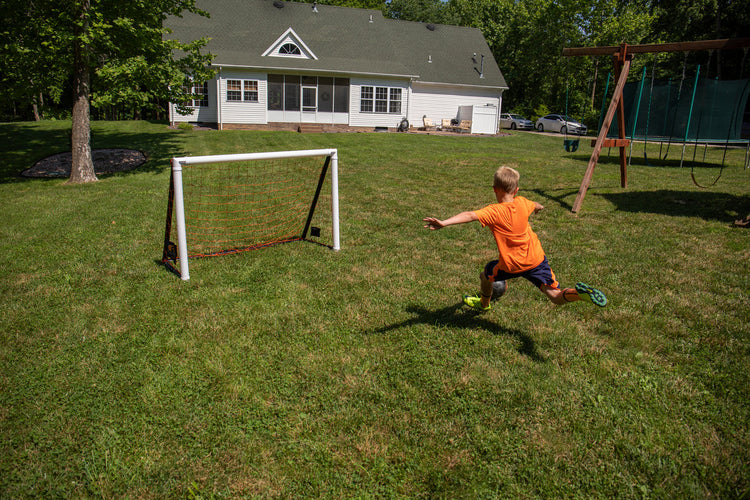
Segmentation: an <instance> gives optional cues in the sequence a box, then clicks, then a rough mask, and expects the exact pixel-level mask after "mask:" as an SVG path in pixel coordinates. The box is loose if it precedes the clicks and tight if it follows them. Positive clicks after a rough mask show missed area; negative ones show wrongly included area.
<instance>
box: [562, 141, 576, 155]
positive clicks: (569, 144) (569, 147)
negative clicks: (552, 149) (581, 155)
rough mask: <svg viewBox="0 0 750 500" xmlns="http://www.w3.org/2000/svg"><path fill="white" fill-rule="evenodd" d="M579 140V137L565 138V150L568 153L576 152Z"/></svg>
mask: <svg viewBox="0 0 750 500" xmlns="http://www.w3.org/2000/svg"><path fill="white" fill-rule="evenodd" d="M578 142H579V139H565V140H564V141H563V143H564V144H565V151H567V152H568V153H575V152H576V151H578Z"/></svg>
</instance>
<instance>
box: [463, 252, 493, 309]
mask: <svg viewBox="0 0 750 500" xmlns="http://www.w3.org/2000/svg"><path fill="white" fill-rule="evenodd" d="M496 265H497V261H496V260H493V261H491V262H488V263H487V265H486V266H484V270H483V271H482V272H481V273H479V295H478V296H477V295H464V304H466V305H467V306H469V307H471V308H472V309H477V310H479V311H489V309H490V300H491V299H492V283H493V282H494V281H495V274H494V273H495V272H497V271H496V269H495V266H496Z"/></svg>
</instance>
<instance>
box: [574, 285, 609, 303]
mask: <svg viewBox="0 0 750 500" xmlns="http://www.w3.org/2000/svg"><path fill="white" fill-rule="evenodd" d="M576 292H578V296H579V297H581V300H589V301H591V302H593V303H594V304H596V305H597V306H599V307H604V306H606V305H607V296H606V295H604V292H602V291H601V290H599V289H596V288H594V287H593V286H589V285H587V284H586V283H576Z"/></svg>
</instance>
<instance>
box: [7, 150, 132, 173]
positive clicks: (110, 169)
mask: <svg viewBox="0 0 750 500" xmlns="http://www.w3.org/2000/svg"><path fill="white" fill-rule="evenodd" d="M91 156H92V159H93V160H94V172H96V175H104V174H114V173H116V172H124V171H126V170H132V169H134V168H137V167H140V166H141V165H143V164H144V163H145V162H146V155H145V154H143V153H142V152H141V151H138V150H135V149H124V148H114V149H94V150H93V151H91ZM72 163H73V156H72V155H71V153H70V151H68V152H66V153H57V154H54V155H52V156H48V157H46V158H42V159H41V160H39V161H38V162H36V163H35V164H34V166H32V167H31V168H27V169H26V170H24V171H23V172H21V176H23V177H70V165H71V164H72Z"/></svg>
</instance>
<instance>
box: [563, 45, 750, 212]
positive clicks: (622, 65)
mask: <svg viewBox="0 0 750 500" xmlns="http://www.w3.org/2000/svg"><path fill="white" fill-rule="evenodd" d="M745 47H750V38H731V39H723V40H703V41H695V42H672V43H658V44H646V45H628V44H627V43H623V44H621V45H619V46H602V47H573V48H565V49H563V51H562V55H563V56H566V57H577V56H612V62H613V64H614V76H615V82H616V85H615V90H614V93H613V94H612V98H611V100H610V103H609V107H608V108H607V113H606V115H605V116H604V120H603V121H602V125H601V127H600V128H599V135H598V136H597V138H596V141H594V142H592V145H593V147H594V150H593V151H592V153H591V158H590V159H589V163H588V167H587V168H586V173H585V174H584V176H583V180H582V181H581V187H580V188H579V189H578V194H577V195H576V199H575V202H574V203H573V208H572V212H574V213H578V211H579V210H580V209H581V206H582V205H583V199H584V197H585V196H586V191H587V190H588V188H589V185H590V184H591V180H592V178H593V176H594V168H596V164H597V163H598V162H599V155H600V154H601V151H602V148H604V147H608V148H612V147H616V148H619V150H620V185H621V187H623V188H627V186H628V172H627V148H628V146H629V145H630V139H628V138H627V137H626V135H625V107H624V102H623V89H624V87H625V82H626V80H627V78H628V73H629V71H630V63H631V61H632V59H633V55H634V54H645V53H661V52H687V51H700V50H727V49H738V48H745ZM615 113H616V114H617V131H618V137H617V138H607V135H608V134H609V129H610V126H611V125H612V121H613V120H614V117H615Z"/></svg>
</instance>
